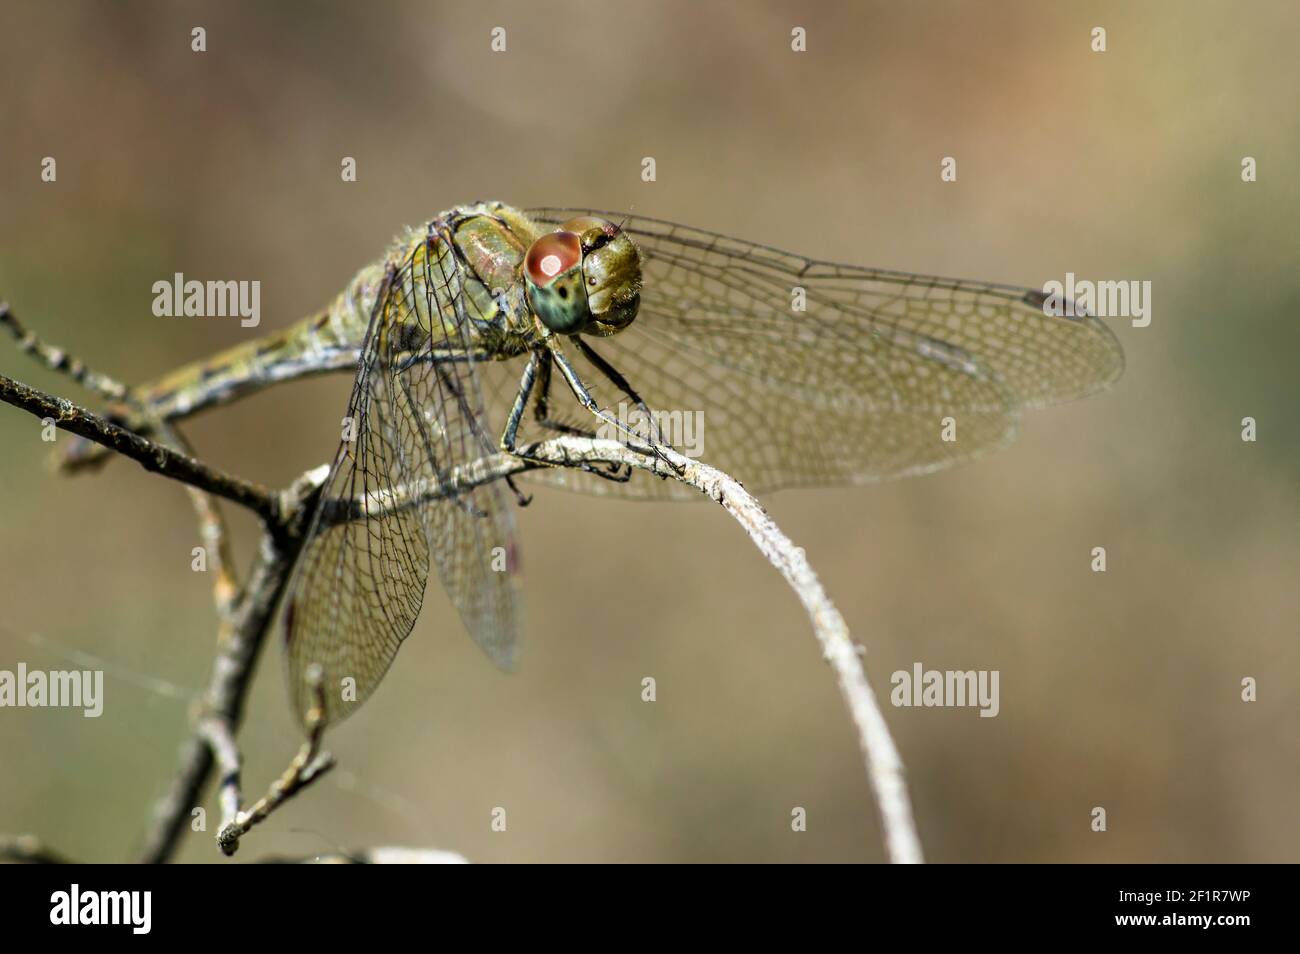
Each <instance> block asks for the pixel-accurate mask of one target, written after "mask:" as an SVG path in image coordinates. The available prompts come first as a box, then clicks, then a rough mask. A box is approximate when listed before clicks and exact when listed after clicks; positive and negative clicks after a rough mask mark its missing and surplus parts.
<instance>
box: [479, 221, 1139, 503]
mask: <svg viewBox="0 0 1300 954" xmlns="http://www.w3.org/2000/svg"><path fill="white" fill-rule="evenodd" d="M530 214H531V215H532V216H533V217H534V218H535V219H536V220H537V221H538V222H541V223H548V224H550V223H559V222H563V221H565V220H567V219H569V218H571V217H573V216H575V215H580V214H590V215H598V216H601V217H603V218H606V219H609V220H611V221H614V222H618V223H620V224H622V226H623V228H624V229H626V230H627V231H628V232H629V233H630V234H631V235H632V236H633V238H634V239H635V240H636V242H637V244H638V245H639V246H640V248H641V251H642V253H643V287H642V290H641V307H640V312H639V315H638V317H637V319H636V321H634V322H633V323H632V325H631V326H630V327H629V328H627V329H626V330H624V331H622V332H620V333H619V334H617V335H615V336H613V337H610V338H606V339H592V340H591V341H590V343H591V344H592V345H593V346H594V347H595V349H596V350H597V351H598V352H599V353H600V354H601V355H602V356H603V357H604V358H605V359H606V360H608V361H609V362H610V363H611V364H612V365H614V367H616V368H617V369H618V370H619V371H621V372H622V373H623V375H624V376H625V377H626V378H627V380H628V382H629V383H630V384H631V385H632V387H633V388H634V389H636V390H637V391H638V392H639V393H640V395H641V397H642V398H643V399H644V400H645V401H646V403H647V404H648V405H649V406H650V407H651V408H652V409H656V410H658V411H660V412H662V414H663V415H664V416H663V417H662V418H661V430H663V431H664V432H665V437H666V438H667V439H668V440H669V442H670V443H673V444H675V445H677V446H678V447H679V448H681V447H682V445H683V443H684V442H690V443H693V444H694V446H693V447H690V448H683V449H686V450H688V451H698V453H695V454H693V456H698V457H699V458H700V459H702V460H704V461H706V462H708V463H711V464H714V465H716V466H719V467H721V468H722V469H724V470H726V471H728V472H729V473H731V474H732V475H733V476H735V477H737V478H738V479H739V480H741V481H743V482H744V483H745V484H746V485H747V486H749V487H751V488H754V489H760V490H762V489H768V490H770V489H775V488H778V487H788V486H815V485H833V484H862V483H870V482H874V481H878V480H883V479H887V478H892V477H901V476H906V475H909V474H919V473H927V472H930V471H934V470H938V469H941V468H944V467H949V466H951V465H953V464H956V463H959V462H961V461H964V460H968V459H970V458H973V457H976V456H978V455H980V454H982V453H984V452H986V451H988V450H990V449H992V448H994V447H997V446H1000V445H1002V444H1004V443H1006V442H1008V441H1009V440H1011V439H1012V438H1013V437H1014V434H1015V428H1016V423H1017V418H1018V415H1019V412H1020V410H1021V409H1023V408H1032V407H1039V406H1043V405H1047V404H1052V403H1056V402H1059V401H1066V400H1070V399H1073V398H1077V397H1082V396H1084V395H1087V394H1090V393H1092V392H1094V391H1097V390H1099V389H1101V388H1103V387H1105V386H1106V385H1108V384H1110V383H1111V382H1113V381H1114V380H1115V379H1116V378H1117V377H1118V376H1119V374H1120V372H1121V371H1122V369H1123V353H1122V351H1121V350H1120V347H1119V344H1118V342H1117V341H1116V340H1115V338H1114V336H1113V335H1112V334H1111V332H1110V330H1109V329H1107V328H1106V327H1105V326H1104V325H1103V324H1102V323H1101V322H1100V321H1098V320H1097V319H1095V318H1091V317H1081V318H1056V317H1048V316H1047V315H1045V314H1044V312H1043V309H1042V296H1041V294H1039V293H1037V292H1034V291H1031V290H1026V289H1024V288H1014V287H1010V286H1004V285H994V284H988V283H981V282H968V281H960V280H954V279H944V278H935V277H931V276H925V275H912V274H907V273H902V272H890V271H881V270H875V269H868V268H858V267H854V266H849V265H837V264H832V263H828V262H818V261H813V260H810V259H807V258H803V257H800V256H797V255H792V254H789V253H787V252H782V251H779V250H777V249H773V248H768V247H766V246H761V245H755V244H752V243H749V242H743V241H739V240H737V239H732V238H728V237H726V236H722V235H717V234H715V233H712V232H705V231H701V230H699V229H693V228H690V227H687V226H682V225H675V224H673V223H669V222H662V221H658V220H655V219H649V218H644V217H637V216H625V215H622V214H620V213H615V212H600V211H588V210H571V209H541V210H531V211H530ZM800 289H802V292H800V291H799V290H800ZM577 360H578V361H579V364H580V365H581V359H580V358H579V359H577ZM581 370H582V371H583V373H584V376H585V378H586V379H587V381H588V382H589V383H592V384H594V385H596V387H597V393H596V397H597V399H598V400H600V401H601V402H602V404H603V405H605V406H607V407H615V406H617V404H618V403H619V402H621V401H624V400H625V398H623V397H622V396H621V395H620V394H618V392H617V390H616V389H615V388H613V386H612V385H610V384H608V383H607V382H605V381H604V379H603V378H601V377H600V375H599V374H598V373H597V372H596V371H595V369H593V368H591V367H590V365H586V366H585V367H581ZM502 390H503V391H506V392H508V391H509V388H508V387H503V388H502ZM552 394H553V400H552V402H551V404H552V407H553V408H563V407H566V406H568V405H569V403H570V402H569V401H568V400H567V398H568V394H567V391H566V390H564V389H563V385H560V386H559V389H557V388H556V387H555V386H554V385H553V387H552ZM946 418H951V420H952V425H953V426H952V427H948V428H946V429H945V424H946V422H945V419H946ZM567 420H568V421H569V422H570V423H575V424H578V423H584V421H583V418H582V416H581V414H572V413H571V414H569V415H568V418H567ZM665 424H666V426H664V425H665ZM696 425H698V430H697V431H696V432H694V433H692V431H691V428H692V427H693V426H696ZM530 436H533V435H530ZM538 436H540V435H538ZM945 437H953V438H955V439H953V440H945ZM529 476H530V477H533V478H534V479H540V480H543V481H547V482H550V483H554V484H558V485H560V486H566V487H571V488H574V489H580V490H584V491H587V492H591V493H596V494H617V495H622V496H629V497H652V498H653V497H693V496H695V495H693V494H692V492H691V491H690V489H689V488H685V487H682V486H681V485H680V484H677V483H676V482H673V481H662V480H659V479H657V478H653V477H649V476H647V475H644V474H637V475H635V476H634V477H633V478H632V480H631V481H629V482H628V483H626V484H617V483H611V482H609V481H605V480H599V479H595V478H592V477H590V476H589V475H586V474H581V473H577V472H573V471H567V470H552V471H539V472H536V473H535V474H532V475H529Z"/></svg>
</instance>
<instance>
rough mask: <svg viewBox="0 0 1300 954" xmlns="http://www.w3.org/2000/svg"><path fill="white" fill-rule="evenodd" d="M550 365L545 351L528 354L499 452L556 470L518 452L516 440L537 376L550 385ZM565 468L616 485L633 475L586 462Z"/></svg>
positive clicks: (526, 454)
mask: <svg viewBox="0 0 1300 954" xmlns="http://www.w3.org/2000/svg"><path fill="white" fill-rule="evenodd" d="M550 364H551V356H550V354H549V353H547V352H544V351H534V352H533V353H532V354H531V355H529V357H528V364H527V366H526V367H525V368H524V373H523V376H522V377H521V378H520V379H519V393H518V394H516V395H515V402H514V404H513V405H512V406H511V408H510V414H509V415H508V416H507V418H506V426H505V430H504V431H503V432H502V433H501V449H502V450H503V451H505V452H506V453H507V454H513V455H514V456H516V457H519V458H521V459H522V460H527V461H533V462H535V463H538V464H542V465H544V466H547V467H556V466H560V465H557V464H556V463H555V462H554V461H551V460H543V459H542V458H540V457H535V456H533V455H531V454H528V453H525V452H523V451H521V450H520V449H519V447H518V444H517V437H518V433H519V422H520V421H521V420H522V419H523V416H524V409H525V408H527V407H528V398H529V396H530V395H531V394H532V392H533V388H534V386H535V385H536V383H537V377H538V374H539V373H541V374H542V376H543V378H544V383H545V384H546V385H547V386H549V384H550V377H551V369H550ZM539 403H540V406H541V408H542V410H543V411H544V410H545V400H544V399H542V398H540V397H539ZM566 426H567V425H566ZM572 430H573V431H575V432H576V431H578V429H577V428H573V429H572ZM583 436H588V435H583ZM589 436H592V437H594V436H595V434H594V432H593V433H591V434H590V435H589ZM565 466H576V467H577V468H578V469H579V470H583V471H586V472H587V473H589V474H592V475H594V476H596V477H600V478H602V479H604V480H613V481H616V482H618V483H626V482H627V480H628V479H629V478H630V477H631V476H632V474H631V470H629V471H628V473H627V474H626V475H621V474H619V472H618V471H619V469H620V468H618V467H617V466H615V468H614V469H613V470H612V471H605V470H602V469H601V468H599V467H595V466H593V465H591V464H589V463H587V462H585V461H583V462H581V463H578V464H572V463H569V462H567V461H566V464H565Z"/></svg>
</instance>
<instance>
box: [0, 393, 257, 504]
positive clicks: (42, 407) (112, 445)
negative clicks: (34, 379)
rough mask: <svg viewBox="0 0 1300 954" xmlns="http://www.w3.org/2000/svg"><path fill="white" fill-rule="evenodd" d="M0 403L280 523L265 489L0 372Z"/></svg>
mask: <svg viewBox="0 0 1300 954" xmlns="http://www.w3.org/2000/svg"><path fill="white" fill-rule="evenodd" d="M0 401H3V402H4V403H6V404H12V405H13V406H14V407H17V408H21V409H22V410H24V411H27V412H28V413H29V414H34V415H35V416H36V417H38V418H40V419H41V420H47V419H48V420H51V421H53V423H54V426H55V427H57V428H59V430H63V431H68V432H69V433H72V434H77V435H79V436H81V437H85V438H88V439H89V440H92V441H94V442H95V443H97V444H102V445H104V446H105V447H107V448H109V449H111V450H115V451H117V452H118V453H119V454H122V455H123V456H125V457H129V458H131V459H132V460H133V461H135V462H136V463H137V464H139V465H140V466H141V467H143V468H144V469H145V470H147V471H150V472H152V473H156V474H162V475H163V476H164V477H170V478H172V479H173V480H179V481H181V482H182V483H186V484H189V485H190V486H192V487H197V488H199V489H200V490H206V491H208V492H209V493H213V494H216V495H217V496H218V497H224V498H225V499H227V500H229V501H231V502H233V503H237V504H239V505H240V506H241V507H247V508H248V509H249V510H252V511H253V512H254V513H256V514H257V515H258V516H260V517H262V519H264V520H271V521H274V520H277V519H278V518H279V513H278V512H277V511H276V509H275V498H274V497H273V496H272V495H271V493H270V492H269V491H268V490H267V489H266V488H265V487H261V486H259V485H258V484H254V483H250V482H249V481H246V480H242V479H241V478H238V477H233V476H231V475H230V474H226V473H223V472H222V471H219V470H217V469H216V468H214V467H209V466H208V465H207V464H204V463H202V462H201V461H198V460H195V459H194V458H193V457H190V456H189V455H188V454H182V453H179V452H177V451H174V450H172V449H171V448H170V447H166V446H164V445H162V444H159V443H156V442H154V441H151V440H149V439H148V438H145V437H141V436H140V435H139V434H136V433H134V432H132V431H128V430H127V429H126V428H124V427H121V426H120V425H118V424H114V423H113V422H112V421H109V420H107V419H106V418H103V417H100V416H99V415H98V414H94V413H92V412H90V411H88V410H86V409H85V408H83V407H79V406H78V405H76V404H73V403H72V402H71V401H68V400H66V399H64V398H57V397H54V396H53V395H50V394H46V393H45V392H44V391H38V390H37V389H36V388H33V387H29V386H28V385H26V384H23V383H21V382H19V381H15V380H14V379H13V378H9V377H5V376H4V375H2V374H0Z"/></svg>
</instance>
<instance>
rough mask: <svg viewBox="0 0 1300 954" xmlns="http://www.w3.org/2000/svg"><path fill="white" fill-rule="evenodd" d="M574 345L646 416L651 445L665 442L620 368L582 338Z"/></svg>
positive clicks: (657, 423) (657, 425)
mask: <svg viewBox="0 0 1300 954" xmlns="http://www.w3.org/2000/svg"><path fill="white" fill-rule="evenodd" d="M573 343H574V344H576V345H577V346H578V350H579V351H581V352H582V353H583V354H584V355H586V358H587V360H588V361H590V362H591V363H592V365H593V366H594V367H595V368H596V370H597V371H599V372H600V373H601V374H603V375H604V376H605V377H606V378H608V379H609V380H610V382H612V383H613V385H614V387H616V388H618V389H619V390H620V391H622V392H623V393H624V394H625V395H626V396H627V397H629V398H631V400H632V403H633V404H635V405H636V408H637V410H638V411H640V412H641V413H642V414H643V415H644V416H645V420H646V421H647V426H648V427H649V428H650V435H649V436H650V441H651V443H652V444H654V445H655V446H658V445H660V444H662V443H663V442H664V441H663V436H662V435H661V434H660V433H659V422H658V421H656V420H655V416H654V415H653V414H651V413H650V408H649V407H648V406H647V405H646V403H645V401H643V400H641V395H639V394H637V393H636V391H634V390H632V385H630V384H628V383H627V378H625V377H623V375H622V373H621V372H620V371H619V370H618V368H616V367H614V366H613V365H612V364H610V363H609V362H608V361H606V360H605V359H604V358H603V357H601V355H600V354H599V353H598V352H597V351H596V349H595V348H593V347H592V346H591V345H589V344H587V342H585V341H583V340H582V338H580V337H578V336H577V335H575V336H574V338H573Z"/></svg>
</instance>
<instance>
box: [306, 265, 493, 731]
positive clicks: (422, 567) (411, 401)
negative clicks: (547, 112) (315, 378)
mask: <svg viewBox="0 0 1300 954" xmlns="http://www.w3.org/2000/svg"><path fill="white" fill-rule="evenodd" d="M434 248H435V249H436V250H430V248H429V247H428V246H425V247H422V248H421V249H417V250H416V251H415V252H413V253H412V254H411V255H410V256H409V257H408V259H407V260H406V261H405V262H403V263H402V264H401V266H400V267H395V268H394V269H393V270H391V271H390V273H389V276H388V278H387V280H386V282H385V286H384V289H383V290H382V292H381V294H380V296H379V303H378V305H377V306H376V309H375V312H374V315H373V316H372V318H371V322H370V329H369V331H368V333H367V337H366V343H365V345H364V347H363V349H362V359H361V363H360V367H359V371H358V374H357V379H356V383H355V385H354V387H353V392H352V398H351V401H350V402H349V407H348V417H349V418H350V420H351V421H352V422H353V423H354V426H355V440H353V441H344V442H343V443H342V445H341V446H340V448H339V451H338V454H337V456H336V458H335V461H334V464H333V467H332V469H331V472H330V475H329V478H328V480H327V482H326V484H325V486H324V488H323V490H322V494H321V499H320V502H319V504H318V506H317V511H316V514H315V516H314V518H313V525H312V530H311V534H310V538H309V542H308V544H307V546H306V548H305V549H304V552H303V554H302V557H301V559H300V562H299V565H298V567H297V570H296V571H295V577H294V580H293V582H292V584H291V591H290V594H289V597H288V599H287V602H286V617H285V640H286V647H287V652H288V658H289V676H290V689H291V697H292V699H293V705H294V709H295V711H296V712H297V713H298V716H299V718H300V719H302V718H304V717H305V714H306V712H307V710H308V708H309V707H310V705H311V703H312V695H311V692H310V687H309V685H308V682H307V673H308V669H309V667H310V666H312V665H313V664H317V665H319V666H320V667H321V668H322V671H323V676H324V679H323V683H324V688H325V693H324V696H325V703H326V718H327V720H328V721H336V720H338V719H340V718H342V717H344V716H346V715H347V714H349V713H350V712H351V711H352V710H353V709H355V708H356V707H357V706H358V705H359V704H360V703H361V702H363V701H365V699H366V698H367V697H368V696H369V695H370V694H371V693H372V692H373V691H374V689H375V687H376V686H377V685H378V684H379V681H380V680H381V679H382V678H383V676H384V674H385V672H387V670H388V667H389V665H390V664H391V663H392V661H393V657H394V656H395V655H396V653H397V650H398V647H399V646H400V645H401V643H402V640H404V639H405V638H406V637H407V635H409V633H410V632H411V629H412V627H413V626H414V625H415V620H416V617H417V616H418V615H419V612H420V606H421V603H422V602H423V598H424V590H425V585H426V581H427V579H428V575H429V566H430V562H432V563H433V565H434V566H436V567H437V568H438V572H439V576H440V578H441V580H442V583H443V586H444V588H445V589H446V591H447V594H448V595H449V596H450V597H451V600H452V602H453V603H454V604H455V606H456V608H457V610H458V611H459V613H460V616H461V619H462V620H463V621H464V624H465V626H466V628H467V629H468V630H469V632H470V635H471V636H473V638H474V639H475V641H476V642H478V643H479V645H480V646H482V647H483V649H484V650H485V651H486V652H487V653H488V655H489V656H491V657H492V659H493V660H494V661H495V662H497V663H498V664H499V665H501V666H504V667H509V666H512V665H513V662H514V653H515V646H516V633H517V616H518V605H517V604H518V595H517V593H518V587H517V581H516V579H515V574H516V569H517V557H516V553H517V550H516V544H515V534H514V517H513V512H512V510H511V508H510V506H509V501H508V499H507V496H506V494H505V492H504V490H503V488H502V487H501V485H500V484H499V483H493V484H487V485H482V486H478V487H474V488H469V489H467V488H464V487H457V486H456V485H454V483H453V482H452V481H451V480H450V474H451V472H452V471H453V469H454V468H455V467H456V466H457V465H459V464H462V463H465V462H467V461H472V460H476V459H478V458H479V457H482V456H483V455H484V454H485V453H492V452H494V451H495V446H494V445H492V443H491V442H490V441H488V440H487V435H486V432H485V431H484V428H483V423H482V416H483V402H482V396H481V393H480V387H479V383H478V381H477V379H476V374H475V365H474V364H473V363H471V362H469V361H458V362H437V363H435V362H433V361H431V360H423V361H421V360H411V356H412V355H416V356H420V355H430V354H431V353H433V352H435V351H436V352H438V353H443V354H445V353H446V352H448V351H458V352H464V351H466V350H467V349H466V348H465V344H466V342H465V340H464V336H463V334H462V332H463V329H464V328H465V319H466V317H467V316H466V315H465V314H464V311H465V308H466V307H467V305H466V302H467V301H468V300H469V299H467V298H466V296H464V295H463V294H462V288H461V286H460V277H461V276H460V273H459V271H458V269H457V268H456V265H455V262H454V260H452V259H451V257H450V256H448V255H447V253H446V248H445V244H444V243H438V244H437V245H436V246H434ZM448 315H450V316H454V319H455V320H454V321H452V322H448V321H445V320H443V316H448ZM449 326H450V327H452V328H453V330H452V331H448V330H447V328H448V327H449ZM348 679H352V680H355V683H348V682H346V680H348ZM353 686H354V687H355V692H354V693H347V692H345V690H346V689H348V688H350V687H353Z"/></svg>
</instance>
